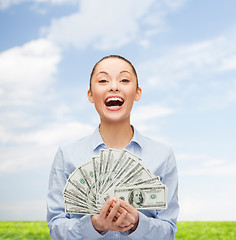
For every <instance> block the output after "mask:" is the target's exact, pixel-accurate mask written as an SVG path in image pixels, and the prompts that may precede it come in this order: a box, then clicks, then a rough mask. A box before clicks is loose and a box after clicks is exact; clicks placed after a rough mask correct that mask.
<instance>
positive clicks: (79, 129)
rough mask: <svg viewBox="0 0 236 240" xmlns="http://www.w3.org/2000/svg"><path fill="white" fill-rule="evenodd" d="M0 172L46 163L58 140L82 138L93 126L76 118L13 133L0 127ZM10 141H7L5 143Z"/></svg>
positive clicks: (48, 161) (61, 141) (51, 158)
mask: <svg viewBox="0 0 236 240" xmlns="http://www.w3.org/2000/svg"><path fill="white" fill-rule="evenodd" d="M1 130H3V131H2V134H1V139H0V141H1V142H2V143H4V145H5V147H4V148H3V149H2V150H1V159H2V161H0V173H6V172H15V171H22V170H26V169H33V168H36V167H39V166H44V165H47V166H48V165H50V163H51V161H52V160H53V158H54V154H55V152H56V149H57V148H58V146H59V144H62V143H63V142H64V143H65V142H68V141H72V140H73V139H79V138H82V137H84V136H86V135H88V134H90V133H91V132H92V131H93V130H94V127H93V126H91V125H88V124H83V123H80V122H67V123H53V124H49V125H47V126H45V127H41V128H40V129H38V130H31V131H28V132H25V133H16V132H15V131H11V130H9V129H7V130H5V129H4V128H3V127H2V129H1ZM9 143H11V144H10V145H7V144H9Z"/></svg>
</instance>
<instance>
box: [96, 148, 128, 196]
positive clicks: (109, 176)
mask: <svg viewBox="0 0 236 240" xmlns="http://www.w3.org/2000/svg"><path fill="white" fill-rule="evenodd" d="M123 154H124V152H123V151H121V150H117V149H111V148H110V149H109V152H108V159H107V163H106V166H105V173H104V176H105V177H104V180H103V184H102V185H101V186H100V188H99V191H98V192H99V193H101V192H103V190H104V189H105V188H106V187H107V185H108V184H109V183H110V182H111V181H112V180H113V176H114V174H115V173H116V172H115V169H114V170H113V168H114V166H116V165H117V164H118V161H119V159H120V158H121V157H122V155H123Z"/></svg>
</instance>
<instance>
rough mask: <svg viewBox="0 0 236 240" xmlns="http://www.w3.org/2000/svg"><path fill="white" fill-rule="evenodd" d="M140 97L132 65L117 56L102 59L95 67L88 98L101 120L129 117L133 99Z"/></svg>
mask: <svg viewBox="0 0 236 240" xmlns="http://www.w3.org/2000/svg"><path fill="white" fill-rule="evenodd" d="M140 97H141V89H140V88H137V79H136V76H135V74H134V72H133V69H132V67H131V66H130V64H129V63H127V62H126V61H124V60H122V59H119V58H107V59H104V60H102V61H101V62H100V63H99V64H98V65H97V67H96V68H95V71H94V74H93V76H92V79H91V89H90V90H89V91H88V98H89V101H90V102H91V103H94V105H95V108H96V110H97V112H98V114H99V116H100V118H101V121H109V122H117V121H123V120H129V119H130V112H131V109H132V107H133V103H134V101H138V100H139V99H140Z"/></svg>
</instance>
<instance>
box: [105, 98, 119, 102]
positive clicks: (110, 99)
mask: <svg viewBox="0 0 236 240" xmlns="http://www.w3.org/2000/svg"><path fill="white" fill-rule="evenodd" d="M110 101H120V102H123V100H122V99H121V98H118V97H111V98H108V99H107V100H106V102H110Z"/></svg>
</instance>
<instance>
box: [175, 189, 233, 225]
mask: <svg viewBox="0 0 236 240" xmlns="http://www.w3.org/2000/svg"><path fill="white" fill-rule="evenodd" d="M212 194H214V199H209V198H208V194H207V195H206V194H204V193H202V194H200V195H199V196H195V197H193V196H188V197H184V198H183V199H181V200H180V214H179V218H178V220H181V221H235V220H236V217H235V216H236V210H235V199H234V198H235V196H232V194H230V193H229V192H224V191H222V189H221V191H220V193H217V194H216V193H212ZM222 203H223V206H224V207H223V209H224V210H223V211H219V210H217V209H219V208H220V206H222Z"/></svg>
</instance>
